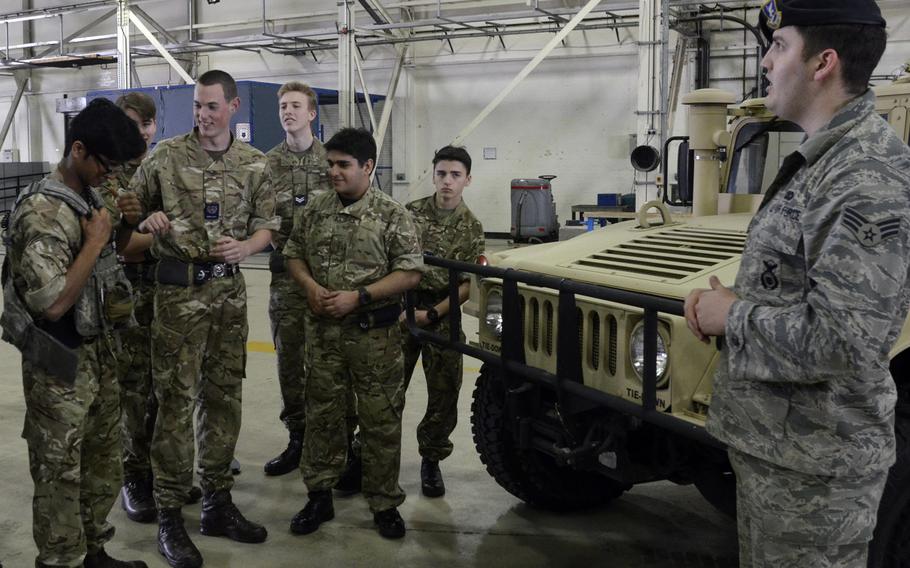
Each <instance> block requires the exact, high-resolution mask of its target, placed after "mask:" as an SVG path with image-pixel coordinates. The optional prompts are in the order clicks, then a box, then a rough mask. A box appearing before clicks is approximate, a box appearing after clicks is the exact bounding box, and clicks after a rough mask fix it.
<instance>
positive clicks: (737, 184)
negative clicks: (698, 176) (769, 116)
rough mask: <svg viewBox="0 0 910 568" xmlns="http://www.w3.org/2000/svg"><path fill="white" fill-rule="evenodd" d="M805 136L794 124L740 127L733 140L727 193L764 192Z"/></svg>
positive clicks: (781, 122)
mask: <svg viewBox="0 0 910 568" xmlns="http://www.w3.org/2000/svg"><path fill="white" fill-rule="evenodd" d="M804 136H805V135H804V134H803V131H802V130H801V129H800V128H799V127H798V126H797V125H795V124H793V123H792V122H787V121H783V120H775V121H772V122H753V123H750V124H747V125H745V126H743V127H742V128H741V129H740V130H739V134H738V135H737V137H736V145H735V146H734V151H733V157H732V159H731V163H730V177H729V181H728V182H727V193H751V194H759V193H764V192H765V190H766V189H768V186H770V185H771V182H772V181H774V177H775V176H776V175H777V171H778V170H779V169H780V166H781V164H782V163H783V161H784V158H786V157H787V154H789V153H790V152H793V151H794V150H796V148H797V147H799V145H800V143H801V142H802V141H803V137H804Z"/></svg>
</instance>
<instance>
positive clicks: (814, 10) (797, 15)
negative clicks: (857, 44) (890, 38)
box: [758, 0, 885, 40]
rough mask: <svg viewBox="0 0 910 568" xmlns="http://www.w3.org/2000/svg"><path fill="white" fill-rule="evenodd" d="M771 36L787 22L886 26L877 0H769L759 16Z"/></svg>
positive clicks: (764, 31)
mask: <svg viewBox="0 0 910 568" xmlns="http://www.w3.org/2000/svg"><path fill="white" fill-rule="evenodd" d="M758 23H759V26H760V27H761V31H762V33H763V34H765V37H766V38H768V40H770V39H771V36H772V35H774V30H779V29H780V28H782V27H785V26H827V25H835V24H865V25H870V26H881V27H885V19H884V18H882V12H881V10H879V8H878V5H877V4H876V3H875V0H766V1H765V3H764V4H763V5H762V7H761V12H760V13H759V16H758Z"/></svg>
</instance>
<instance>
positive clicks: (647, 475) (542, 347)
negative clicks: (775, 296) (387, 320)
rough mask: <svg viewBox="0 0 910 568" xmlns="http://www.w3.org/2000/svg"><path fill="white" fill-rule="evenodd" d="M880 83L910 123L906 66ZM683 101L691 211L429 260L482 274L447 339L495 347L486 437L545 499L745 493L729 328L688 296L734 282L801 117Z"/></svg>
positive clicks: (496, 463)
mask: <svg viewBox="0 0 910 568" xmlns="http://www.w3.org/2000/svg"><path fill="white" fill-rule="evenodd" d="M877 95H878V103H877V108H878V110H879V111H880V112H881V114H882V116H884V117H886V119H887V120H888V121H889V122H890V124H891V125H892V126H893V127H894V128H895V129H896V130H897V131H898V132H899V133H900V134H901V135H902V136H903V138H904V140H907V139H908V136H910V120H908V109H910V78H908V79H907V80H906V81H905V82H896V83H895V84H893V85H889V86H886V87H881V88H879V89H877ZM684 103H685V104H686V105H688V109H689V132H690V136H689V138H688V140H687V144H688V150H687V151H686V152H684V153H683V154H682V156H683V157H682V158H681V160H680V164H681V166H682V167H680V168H679V176H678V178H679V179H678V181H679V191H677V192H676V193H677V194H680V195H683V196H685V195H686V194H688V193H694V195H692V202H693V203H692V214H691V215H688V216H681V215H680V216H677V215H672V214H670V213H669V211H668V208H667V207H665V206H664V205H663V204H659V203H652V204H648V205H646V206H645V207H644V208H643V209H651V210H652V211H656V212H658V213H659V215H658V216H656V217H655V216H647V215H645V214H644V212H643V211H640V212H639V215H638V217H639V218H638V219H637V220H633V221H628V222H621V223H617V224H614V225H609V226H607V227H605V228H602V229H599V230H595V231H592V232H589V233H586V234H584V235H582V236H579V237H576V238H574V239H572V240H569V241H566V242H560V243H553V244H546V245H538V246H533V247H526V248H519V249H512V250H508V251H505V252H501V253H497V254H493V255H491V256H490V258H489V259H488V260H489V266H486V267H477V266H476V265H468V264H464V263H455V262H450V261H444V260H440V259H434V258H429V259H428V262H429V263H431V264H439V265H441V266H447V267H449V268H450V270H455V269H459V270H464V271H469V272H474V273H475V274H477V275H478V276H477V278H476V284H477V290H475V292H479V294H475V295H474V298H477V299H478V301H479V314H478V315H479V319H480V330H479V348H478V347H477V346H476V345H477V344H475V346H471V345H466V344H459V343H457V341H456V339H457V337H458V336H457V334H455V333H453V334H452V335H451V336H450V337H448V338H442V337H441V336H436V337H435V339H433V340H435V341H437V342H440V343H448V345H450V346H452V347H453V348H455V349H458V350H460V351H462V352H463V353H467V354H470V355H473V356H475V357H477V358H480V359H482V360H483V361H484V365H483V368H482V370H481V374H480V377H479V378H478V381H477V383H476V389H475V391H474V395H473V396H474V399H473V404H472V407H471V411H472V430H473V435H474V441H475V444H476V446H477V450H478V452H479V453H480V456H481V459H482V461H483V463H484V464H485V465H486V467H487V470H488V472H489V473H490V474H491V475H492V476H493V477H494V478H495V479H496V481H497V482H498V483H499V484H500V485H502V487H504V488H505V489H506V490H507V491H509V492H510V493H512V494H514V495H516V496H517V497H519V498H521V499H523V500H525V501H526V502H528V503H530V504H532V505H536V506H539V507H543V508H549V509H556V510H570V509H577V508H584V507H591V506H596V505H599V504H603V503H606V502H608V501H610V500H612V499H614V498H616V497H618V496H619V495H621V494H622V493H623V492H624V491H625V490H626V489H628V488H630V487H631V486H632V485H633V484H636V483H643V482H648V481H655V480H661V479H668V480H671V481H674V482H677V483H681V484H689V483H691V484H694V485H695V486H696V487H697V488H698V490H699V491H700V492H701V493H702V494H703V495H704V496H705V497H706V498H707V499H708V500H709V501H710V502H711V503H712V504H714V505H715V506H717V507H718V508H720V509H722V510H724V511H726V512H730V513H732V512H733V511H734V510H735V492H734V479H733V474H732V472H731V469H730V465H729V463H728V461H727V458H726V453H725V450H724V448H723V446H722V444H720V443H719V442H717V441H716V440H714V439H713V438H711V437H710V436H708V435H707V433H706V432H705V430H704V427H703V426H704V423H705V418H706V416H707V413H708V410H709V409H710V407H711V391H712V381H713V379H712V377H713V375H714V368H715V365H716V362H717V358H718V350H717V345H716V344H714V343H712V344H711V345H705V344H702V343H700V342H699V341H697V340H696V339H695V337H694V336H693V335H692V334H691V333H690V332H689V330H688V329H687V327H686V324H685V321H684V319H683V317H682V301H683V299H684V298H685V296H686V295H687V294H688V292H689V291H690V290H692V289H693V288H697V287H709V286H708V278H709V276H711V275H716V276H717V277H719V278H720V280H721V281H722V282H724V283H726V284H728V285H729V284H732V282H733V280H734V278H735V276H736V272H737V269H738V267H739V261H740V256H741V254H742V250H743V245H744V243H745V240H746V229H747V226H748V224H749V221H750V219H751V217H752V212H754V211H755V210H756V209H757V208H758V205H759V204H760V201H761V198H762V192H763V191H764V190H765V189H766V188H767V187H768V186H769V185H770V184H771V181H772V180H773V179H774V176H775V174H776V173H777V170H778V168H779V166H780V164H781V162H782V160H783V158H784V156H786V155H787V154H788V153H790V152H791V151H793V150H794V149H795V148H796V146H797V145H798V144H799V143H800V141H801V139H802V133H801V132H799V129H798V128H797V127H796V126H795V125H793V124H791V123H788V122H784V121H778V120H775V118H774V117H773V116H772V115H771V114H770V113H769V112H768V111H767V110H766V109H765V108H764V107H763V106H762V102H761V100H755V101H746V102H744V103H741V104H732V103H733V97H732V95H730V94H728V93H725V92H723V91H718V90H710V89H709V90H702V91H697V92H694V93H691V94H690V95H688V96H687V97H686V98H684ZM688 172H691V174H689V173H688ZM690 188H691V189H692V190H694V191H690ZM472 299H473V298H472ZM454 317H455V318H456V319H458V318H459V317H460V316H459V315H458V314H455V316H454ZM412 331H413V328H412ZM415 333H417V334H418V335H423V336H424V337H426V338H429V336H428V335H427V334H426V332H424V331H415ZM908 346H910V327H907V326H905V329H904V333H903V334H902V336H901V338H900V340H899V341H898V343H897V344H896V345H895V346H894V349H893V350H892V357H893V359H892V365H891V369H892V373H893V375H894V378H895V380H896V381H897V384H898V387H899V391H900V402H899V405H898V438H899V455H900V458H899V461H898V463H897V465H895V466H894V468H893V469H892V471H891V477H890V480H889V484H888V487H887V489H886V492H885V496H884V499H883V500H882V507H881V510H880V512H879V522H878V527H877V529H876V533H875V541H874V543H873V548H872V554H871V559H870V566H873V567H875V568H897V567H898V566H904V565H907V564H906V563H910V445H908V437H910V351H905V350H906V349H907V347H908Z"/></svg>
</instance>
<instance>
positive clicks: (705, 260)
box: [572, 227, 746, 280]
mask: <svg viewBox="0 0 910 568" xmlns="http://www.w3.org/2000/svg"><path fill="white" fill-rule="evenodd" d="M745 242H746V233H744V232H742V231H727V230H720V229H704V228H699V227H678V228H668V229H664V230H661V231H657V232H654V233H651V234H648V235H644V236H642V237H639V238H637V239H635V240H632V241H629V242H626V243H622V244H620V245H617V246H615V247H613V248H610V249H607V250H604V251H601V252H597V253H594V254H592V255H590V256H587V257H585V258H582V259H580V260H577V261H575V262H573V263H572V265H573V266H575V267H583V268H587V269H596V270H603V271H607V272H611V273H626V274H633V275H635V276H637V277H646V278H647V277H651V278H657V279H662V280H663V279H669V280H682V279H684V278H688V277H690V276H693V275H695V274H698V273H699V272H704V271H707V270H710V269H711V268H712V267H714V266H717V265H719V264H722V263H725V262H728V261H730V260H733V259H734V258H736V257H737V256H739V255H741V254H742V252H743V246H745Z"/></svg>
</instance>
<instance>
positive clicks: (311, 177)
mask: <svg viewBox="0 0 910 568" xmlns="http://www.w3.org/2000/svg"><path fill="white" fill-rule="evenodd" d="M266 157H267V158H268V159H269V166H270V167H271V169H272V187H273V188H274V189H275V199H276V206H275V210H276V212H277V213H278V215H279V216H280V217H281V228H280V229H279V230H278V231H277V232H276V233H275V234H274V237H273V239H272V243H273V244H274V245H275V253H273V254H280V252H279V251H281V249H282V248H284V245H285V243H286V242H287V240H288V237H289V236H290V235H291V229H292V228H293V226H294V224H295V223H298V222H299V219H300V216H301V212H302V211H303V206H304V205H306V204H307V202H308V201H309V200H310V199H312V198H313V197H315V196H316V195H318V194H319V193H322V192H324V191H330V190H332V182H331V179H330V178H329V169H328V166H327V164H326V161H325V149H323V147H322V143H321V142H320V141H319V140H317V139H315V138H314V139H313V145H312V146H310V148H309V149H308V150H307V151H306V152H304V153H303V154H302V155H297V154H295V153H294V152H291V150H290V148H288V143H287V141H284V142H282V143H281V144H279V145H277V146H275V147H274V148H272V149H271V150H269V152H268V153H267V154H266Z"/></svg>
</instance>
